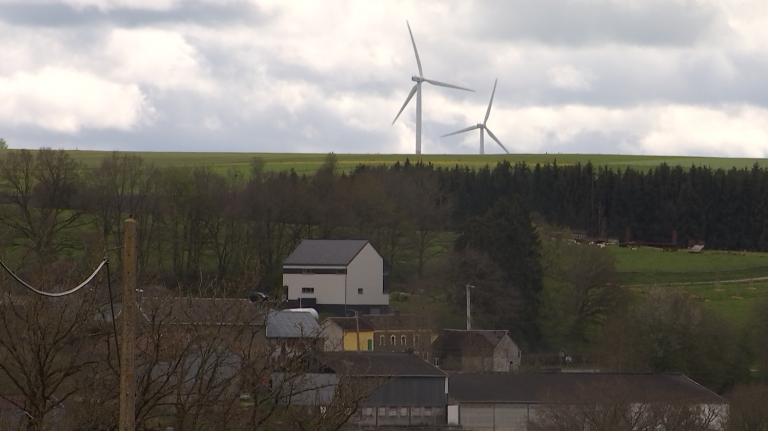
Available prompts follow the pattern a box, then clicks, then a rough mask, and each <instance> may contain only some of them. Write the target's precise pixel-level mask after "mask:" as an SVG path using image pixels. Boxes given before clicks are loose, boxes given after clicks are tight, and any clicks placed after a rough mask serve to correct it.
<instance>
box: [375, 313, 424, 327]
mask: <svg viewBox="0 0 768 431" xmlns="http://www.w3.org/2000/svg"><path fill="white" fill-rule="evenodd" d="M363 320H366V321H367V322H368V323H369V324H370V325H371V327H373V329H379V330H395V329H429V325H428V322H427V319H426V318H425V317H424V316H419V315H416V314H366V315H365V316H363Z"/></svg>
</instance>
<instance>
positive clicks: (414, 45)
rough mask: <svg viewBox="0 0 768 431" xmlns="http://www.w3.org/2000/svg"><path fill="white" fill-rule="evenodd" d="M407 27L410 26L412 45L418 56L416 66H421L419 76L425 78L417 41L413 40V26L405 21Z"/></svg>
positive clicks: (409, 32)
mask: <svg viewBox="0 0 768 431" xmlns="http://www.w3.org/2000/svg"><path fill="white" fill-rule="evenodd" d="M405 25H407V26H408V34H410V35H411V43H412V44H413V52H414V53H415V54H416V64H418V65H419V76H424V72H422V71H421V60H420V59H419V50H418V49H416V41H415V40H414V39H413V32H412V31H411V24H409V23H408V20H406V21H405Z"/></svg>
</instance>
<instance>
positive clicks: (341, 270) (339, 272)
mask: <svg viewBox="0 0 768 431" xmlns="http://www.w3.org/2000/svg"><path fill="white" fill-rule="evenodd" d="M336 274H344V270H343V269H337V270H336Z"/></svg>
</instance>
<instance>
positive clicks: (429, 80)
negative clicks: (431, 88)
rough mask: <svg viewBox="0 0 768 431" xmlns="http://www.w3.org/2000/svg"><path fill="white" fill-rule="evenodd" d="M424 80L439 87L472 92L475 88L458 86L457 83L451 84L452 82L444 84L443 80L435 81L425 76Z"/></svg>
mask: <svg viewBox="0 0 768 431" xmlns="http://www.w3.org/2000/svg"><path fill="white" fill-rule="evenodd" d="M424 81H426V82H429V83H430V84H432V85H438V86H440V87H448V88H456V89H458V90H464V91H472V92H474V91H475V90H472V89H470V88H464V87H459V86H458V85H453V84H446V83H445V82H440V81H435V80H433V79H426V78H425V79H424Z"/></svg>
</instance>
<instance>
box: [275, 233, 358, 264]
mask: <svg viewBox="0 0 768 431" xmlns="http://www.w3.org/2000/svg"><path fill="white" fill-rule="evenodd" d="M366 244H368V241H367V240H364V239H305V240H303V241H301V244H299V246H298V247H296V249H295V250H293V253H291V254H290V255H289V256H288V258H286V259H285V261H284V262H283V265H318V266H323V265H348V264H349V263H350V262H352V259H354V258H355V256H357V254H358V253H359V252H360V250H362V249H363V247H365V245H366Z"/></svg>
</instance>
